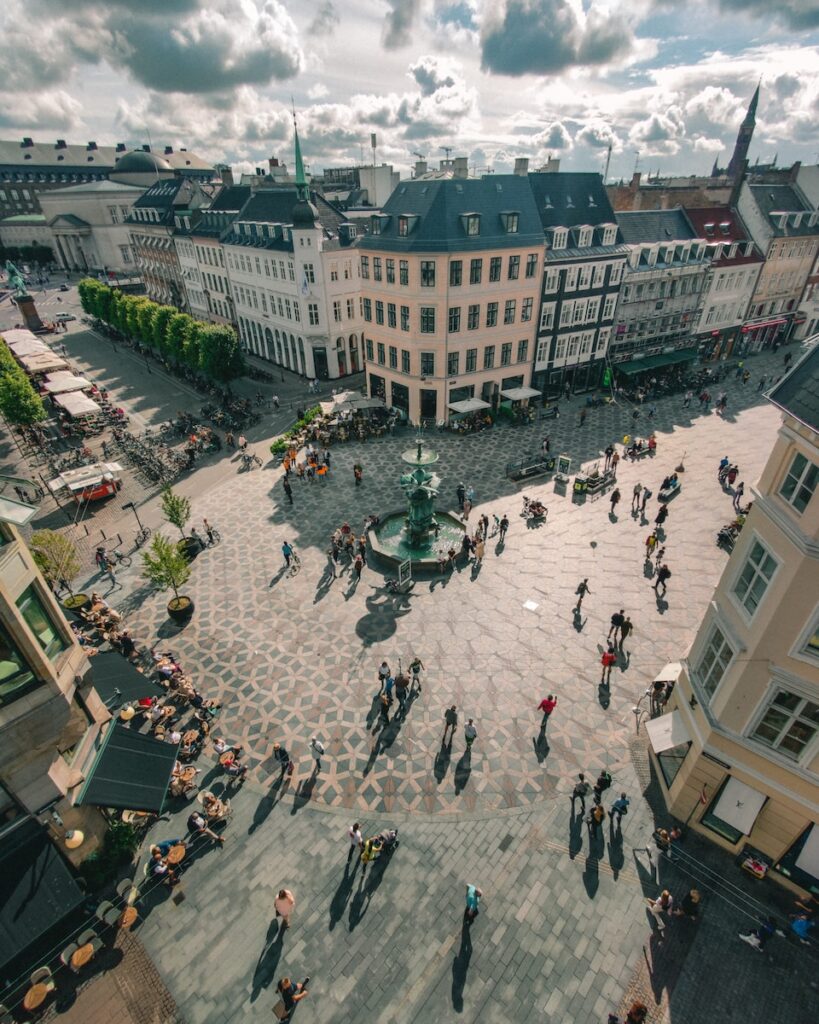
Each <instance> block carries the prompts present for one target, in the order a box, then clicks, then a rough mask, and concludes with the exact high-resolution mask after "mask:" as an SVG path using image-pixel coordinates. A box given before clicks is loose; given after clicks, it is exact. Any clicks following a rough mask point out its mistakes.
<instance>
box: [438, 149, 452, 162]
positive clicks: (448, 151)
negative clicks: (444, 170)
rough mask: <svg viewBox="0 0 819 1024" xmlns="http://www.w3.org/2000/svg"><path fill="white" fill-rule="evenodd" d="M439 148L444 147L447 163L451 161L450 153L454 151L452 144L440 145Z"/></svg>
mask: <svg viewBox="0 0 819 1024" xmlns="http://www.w3.org/2000/svg"><path fill="white" fill-rule="evenodd" d="M438 149H442V150H443V151H444V152H445V153H446V159H447V163H448V162H449V154H450V153H451V152H452V146H439V147H438Z"/></svg>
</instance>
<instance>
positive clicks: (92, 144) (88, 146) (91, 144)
mask: <svg viewBox="0 0 819 1024" xmlns="http://www.w3.org/2000/svg"><path fill="white" fill-rule="evenodd" d="M85 148H86V149H96V148H97V144H96V142H89V143H88V145H87V146H86V147H85Z"/></svg>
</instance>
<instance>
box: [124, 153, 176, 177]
mask: <svg viewBox="0 0 819 1024" xmlns="http://www.w3.org/2000/svg"><path fill="white" fill-rule="evenodd" d="M172 170H173V168H172V167H171V165H170V164H169V163H168V161H167V160H163V159H162V157H161V156H155V155H154V154H153V153H146V152H145V150H144V149H135V150H133V152H131V153H126V154H125V155H124V156H121V157H120V158H119V160H117V162H116V164H114V173H115V174H155V173H156V172H157V171H172Z"/></svg>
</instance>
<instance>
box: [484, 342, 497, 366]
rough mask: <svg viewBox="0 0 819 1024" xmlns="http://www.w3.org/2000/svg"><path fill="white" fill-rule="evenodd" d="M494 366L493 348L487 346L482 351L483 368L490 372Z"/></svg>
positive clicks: (492, 346)
mask: <svg viewBox="0 0 819 1024" xmlns="http://www.w3.org/2000/svg"><path fill="white" fill-rule="evenodd" d="M494 365H495V346H494V345H487V346H486V348H485V349H484V350H483V368H484V370H491V369H492V367H493V366H494Z"/></svg>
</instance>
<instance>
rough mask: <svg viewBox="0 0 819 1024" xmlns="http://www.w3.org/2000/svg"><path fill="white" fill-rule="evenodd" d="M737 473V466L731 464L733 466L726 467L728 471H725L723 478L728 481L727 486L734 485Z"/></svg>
mask: <svg viewBox="0 0 819 1024" xmlns="http://www.w3.org/2000/svg"><path fill="white" fill-rule="evenodd" d="M738 475H739V466H737V465H733V466H729V467H728V472H727V474H726V476H725V479H726V480H727V481H728V486H729V487H733V486H734V481H735V480H736V478H737V476H738Z"/></svg>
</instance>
